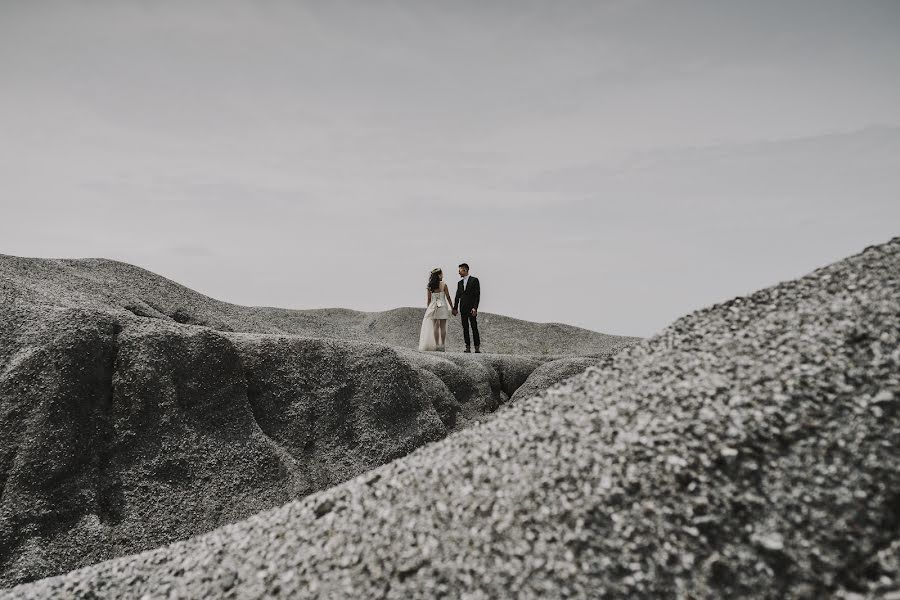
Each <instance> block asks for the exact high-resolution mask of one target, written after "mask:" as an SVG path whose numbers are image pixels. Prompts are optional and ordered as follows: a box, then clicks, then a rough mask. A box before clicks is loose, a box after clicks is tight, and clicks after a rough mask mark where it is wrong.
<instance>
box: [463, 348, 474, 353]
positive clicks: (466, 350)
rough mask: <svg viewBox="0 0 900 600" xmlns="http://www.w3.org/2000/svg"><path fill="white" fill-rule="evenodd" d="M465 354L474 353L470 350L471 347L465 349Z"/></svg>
mask: <svg viewBox="0 0 900 600" xmlns="http://www.w3.org/2000/svg"><path fill="white" fill-rule="evenodd" d="M463 352H467V353H470V352H472V351H471V350H470V349H469V347H468V346H466V349H465V350H463Z"/></svg>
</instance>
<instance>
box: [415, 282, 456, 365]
mask: <svg viewBox="0 0 900 600" xmlns="http://www.w3.org/2000/svg"><path fill="white" fill-rule="evenodd" d="M426 302H427V304H428V307H427V308H426V309H425V318H424V319H422V332H421V333H420V334H419V350H422V351H437V352H446V350H445V348H446V344H447V319H449V318H450V290H449V289H447V284H446V283H444V273H443V272H442V271H441V270H440V269H432V271H431V276H430V277H429V278H428V296H427V299H426Z"/></svg>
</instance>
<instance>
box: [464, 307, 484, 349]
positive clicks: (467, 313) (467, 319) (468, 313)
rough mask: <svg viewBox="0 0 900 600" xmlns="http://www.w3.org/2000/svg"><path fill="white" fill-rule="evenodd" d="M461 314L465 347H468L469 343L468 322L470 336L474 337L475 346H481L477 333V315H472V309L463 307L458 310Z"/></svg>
mask: <svg viewBox="0 0 900 600" xmlns="http://www.w3.org/2000/svg"><path fill="white" fill-rule="evenodd" d="M459 314H460V315H461V316H462V327H463V339H464V340H465V341H466V348H469V347H470V345H471V344H470V343H469V324H470V323H471V324H472V337H474V338H475V347H476V348H478V347H479V346H481V337H479V335H478V317H473V316H472V309H471V308H465V309H463V310H461V311H459Z"/></svg>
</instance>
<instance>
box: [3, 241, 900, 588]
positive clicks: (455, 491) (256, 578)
mask: <svg viewBox="0 0 900 600" xmlns="http://www.w3.org/2000/svg"><path fill="white" fill-rule="evenodd" d="M898 540H900V239H895V240H893V241H891V242H889V243H887V244H885V245H882V246H879V247H874V248H869V249H867V250H866V251H864V252H863V253H862V254H860V255H858V256H854V257H852V258H849V259H847V260H845V261H842V262H839V263H836V264H834V265H832V266H830V267H827V268H825V269H821V270H819V271H817V272H815V273H813V274H812V275H810V276H808V277H806V278H803V279H800V280H797V281H793V282H789V283H785V284H781V285H778V286H775V287H773V288H770V289H766V290H762V291H760V292H757V293H755V294H753V295H752V296H749V297H747V298H738V299H735V300H732V301H730V302H726V303H724V304H720V305H717V306H714V307H711V308H709V309H706V310H703V311H700V312H697V313H694V314H692V315H689V316H687V317H685V318H683V319H681V320H679V321H677V322H675V323H674V324H673V325H672V326H670V327H669V328H667V329H666V330H664V331H663V332H662V333H661V334H660V335H658V336H656V337H654V338H652V339H650V340H648V341H646V342H644V343H641V344H639V345H637V346H633V347H631V348H628V349H626V350H624V351H622V352H621V353H619V354H617V355H615V356H614V357H613V358H612V359H610V360H609V361H608V362H606V363H604V364H603V365H602V366H601V367H599V368H591V369H589V370H588V371H587V372H585V373H584V374H583V375H581V376H580V377H576V378H573V379H570V380H568V381H567V382H566V383H565V384H564V385H563V386H561V387H559V388H556V389H554V390H552V391H549V392H546V393H544V394H542V395H539V396H535V397H532V398H528V399H524V400H522V401H519V402H517V403H514V404H511V405H509V406H507V407H505V408H503V409H501V410H499V411H497V413H495V416H494V418H492V419H490V420H489V421H488V422H485V423H482V424H479V425H476V426H474V427H471V428H468V429H465V430H463V431H460V432H458V433H456V434H454V435H451V436H449V437H448V438H446V439H445V440H443V441H440V442H436V443H433V444H429V445H427V446H425V447H423V448H420V449H419V450H417V451H415V452H414V453H412V454H411V455H409V456H407V457H405V458H402V459H399V460H396V461H394V462H392V463H390V464H388V465H385V466H383V467H379V468H377V469H374V470H372V471H370V472H368V473H365V474H363V475H361V476H359V477H357V478H354V479H352V480H350V481H348V482H346V483H344V484H341V485H338V486H336V487H333V488H331V489H328V490H326V491H323V492H319V493H317V494H314V495H311V496H309V497H307V498H305V499H304V500H302V501H297V502H292V503H289V504H287V505H285V506H283V507H281V508H278V509H275V510H272V511H269V512H265V513H261V514H258V515H256V516H254V517H252V518H250V519H248V520H246V521H243V522H241V523H237V524H234V525H230V526H226V527H223V528H221V529H218V530H216V531H213V532H211V533H209V534H206V535H203V536H200V537H196V538H193V539H191V540H187V541H185V542H179V543H176V544H173V545H171V546H168V547H164V548H160V549H157V550H153V551H150V552H147V553H144V554H140V555H135V556H129V557H124V558H121V559H117V560H113V561H109V562H105V563H101V564H98V565H94V566H91V567H88V568H85V569H82V570H79V571H75V572H72V573H69V574H67V575H64V576H61V577H56V578H52V579H47V580H42V581H39V582H36V583H33V584H28V585H25V586H22V587H19V588H16V589H13V590H10V591H7V592H6V593H2V592H0V598H32V597H48V596H57V597H91V598H123V597H133V598H142V597H149V598H154V597H179V598H200V597H226V598H258V597H264V596H273V597H279V596H281V597H291V598H295V597H335V598H337V597H361V598H380V597H390V598H431V597H436V596H447V597H460V598H496V597H606V596H613V597H644V598H658V597H684V598H696V597H746V598H760V597H768V598H785V597H788V598H821V597H824V596H828V595H838V596H843V597H846V598H860V597H865V596H866V595H869V596H871V597H878V596H880V597H883V598H895V597H896V595H897V593H898V590H900V568H898V559H897V550H898V548H900V544H898Z"/></svg>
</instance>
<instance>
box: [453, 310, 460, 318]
mask: <svg viewBox="0 0 900 600" xmlns="http://www.w3.org/2000/svg"><path fill="white" fill-rule="evenodd" d="M458 314H459V311H458V310H456V309H455V308H454V309H453V316H454V317H455V316H456V315H458Z"/></svg>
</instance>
